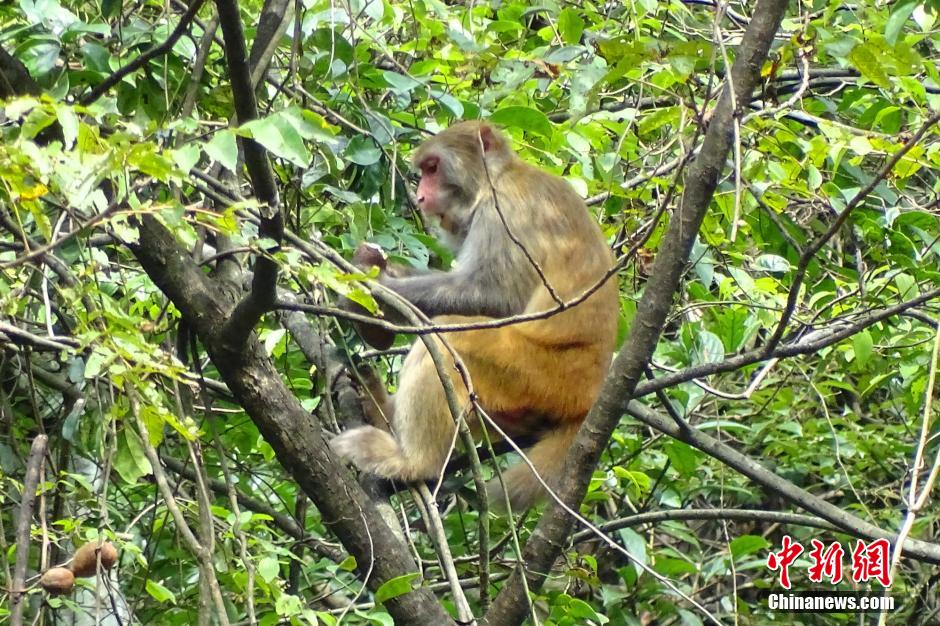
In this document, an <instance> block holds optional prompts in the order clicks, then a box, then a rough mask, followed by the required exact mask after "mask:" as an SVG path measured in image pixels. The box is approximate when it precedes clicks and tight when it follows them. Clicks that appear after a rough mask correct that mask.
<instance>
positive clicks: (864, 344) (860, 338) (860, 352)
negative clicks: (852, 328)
mask: <svg viewBox="0 0 940 626" xmlns="http://www.w3.org/2000/svg"><path fill="white" fill-rule="evenodd" d="M873 346H874V342H873V341H872V338H871V333H870V332H868V331H867V330H863V331H862V332H860V333H855V334H854V335H852V348H853V349H854V352H855V364H856V365H858V366H859V367H861V366H863V365H865V364H866V363H868V361H869V360H870V359H871V355H872V347H873Z"/></svg>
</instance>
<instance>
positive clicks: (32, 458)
mask: <svg viewBox="0 0 940 626" xmlns="http://www.w3.org/2000/svg"><path fill="white" fill-rule="evenodd" d="M48 443H49V437H48V436H47V435H36V438H35V439H33V445H32V448H30V451H29V458H28V459H27V461H26V475H25V477H24V478H23V494H22V496H20V510H19V513H18V514H17V516H16V561H14V563H13V580H11V581H10V615H11V617H10V623H11V624H12V626H20V625H21V624H22V623H23V608H24V607H25V606H26V604H25V603H24V602H23V599H24V598H25V597H26V590H25V589H24V586H25V584H26V565H27V563H28V562H29V539H30V532H29V531H30V526H32V519H33V502H35V500H36V487H37V486H38V485H39V471H40V469H41V468H42V461H43V459H44V458H45V456H46V445H47V444H48Z"/></svg>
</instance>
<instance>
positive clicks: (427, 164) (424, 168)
mask: <svg viewBox="0 0 940 626" xmlns="http://www.w3.org/2000/svg"><path fill="white" fill-rule="evenodd" d="M439 162H440V159H438V158H437V157H428V158H427V159H425V160H424V163H422V164H421V173H422V174H437V164H438V163H439Z"/></svg>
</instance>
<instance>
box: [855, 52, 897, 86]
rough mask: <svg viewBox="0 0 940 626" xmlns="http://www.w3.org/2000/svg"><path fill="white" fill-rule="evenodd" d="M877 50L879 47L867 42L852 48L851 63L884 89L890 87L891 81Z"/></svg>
mask: <svg viewBox="0 0 940 626" xmlns="http://www.w3.org/2000/svg"><path fill="white" fill-rule="evenodd" d="M877 52H878V49H877V48H876V47H875V46H872V45H870V44H867V43H862V44H859V45H857V46H855V47H854V48H852V51H851V52H850V53H849V56H848V59H849V63H851V64H852V65H854V66H855V69H857V70H858V71H859V72H861V74H862V76H864V77H865V78H867V79H868V80H870V81H871V82H873V83H875V84H876V85H878V86H879V87H882V88H884V89H889V88H890V87H891V81H890V80H889V79H888V74H887V73H886V72H885V70H884V66H883V65H882V63H883V61H882V60H881V59H879V57H878V55H877V54H876V53H877Z"/></svg>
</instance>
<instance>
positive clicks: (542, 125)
mask: <svg viewBox="0 0 940 626" xmlns="http://www.w3.org/2000/svg"><path fill="white" fill-rule="evenodd" d="M490 121H491V122H493V123H494V124H500V125H502V126H505V127H507V128H520V129H522V130H524V131H525V132H527V133H534V134H536V135H541V136H542V137H551V136H552V123H551V122H550V121H549V119H548V117H547V116H546V115H545V114H544V113H542V112H541V111H539V110H537V109H533V108H530V107H524V106H508V107H503V108H502V109H498V110H497V111H496V112H495V113H493V115H491V116H490Z"/></svg>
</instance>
